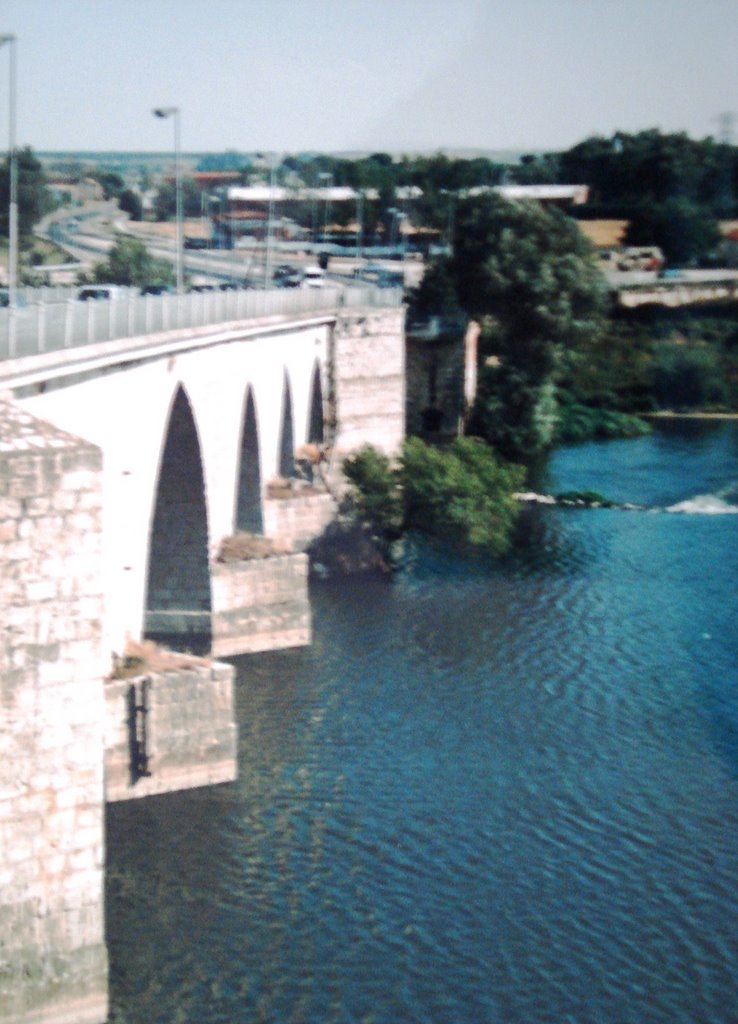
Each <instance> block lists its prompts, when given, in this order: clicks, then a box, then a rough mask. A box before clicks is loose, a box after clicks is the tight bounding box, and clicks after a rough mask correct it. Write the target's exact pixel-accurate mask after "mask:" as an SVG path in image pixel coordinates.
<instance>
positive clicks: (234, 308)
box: [0, 285, 402, 359]
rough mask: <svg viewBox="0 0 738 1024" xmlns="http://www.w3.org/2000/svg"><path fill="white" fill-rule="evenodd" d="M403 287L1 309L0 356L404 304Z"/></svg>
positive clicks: (133, 298)
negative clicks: (195, 329)
mask: <svg viewBox="0 0 738 1024" xmlns="http://www.w3.org/2000/svg"><path fill="white" fill-rule="evenodd" d="M401 303H402V289H400V288H397V289H394V288H376V287H371V286H366V285H364V286H352V285H349V286H340V285H338V286H336V287H325V288H294V289H292V288H274V289H267V290H262V291H256V290H254V289H234V290H228V291H203V292H192V293H190V294H188V295H133V294H129V295H125V296H123V297H121V298H115V299H94V300H92V299H91V300H88V301H87V302H80V301H79V300H78V299H76V298H73V299H67V300H62V301H53V300H52V301H45V302H38V303H33V304H29V305H26V306H23V307H20V308H17V309H7V308H5V309H0V359H15V358H20V357H22V356H32V355H38V354H39V353H42V352H51V351H55V350H58V349H65V348H75V347H77V346H82V345H92V344H95V343H96V342H102V341H114V340H116V339H123V338H135V337H139V336H142V335H146V334H156V333H159V332H161V331H172V330H178V329H186V328H190V327H192V328H195V327H206V326H208V325H215V324H219V323H229V322H233V321H243V320H259V319H261V318H263V317H270V316H284V317H292V316H298V315H301V314H310V313H316V314H319V313H330V312H333V311H335V310H336V309H338V308H341V307H343V308H349V309H351V308H354V309H355V308H363V307H367V306H369V307H372V306H374V307H380V306H385V307H387V306H399V305H401Z"/></svg>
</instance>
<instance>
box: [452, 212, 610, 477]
mask: <svg viewBox="0 0 738 1024" xmlns="http://www.w3.org/2000/svg"><path fill="white" fill-rule="evenodd" d="M449 267H450V272H451V274H452V276H453V278H454V280H455V282H456V290H457V294H458V296H459V300H460V302H461V305H462V306H463V307H464V309H465V310H466V311H467V313H468V314H469V315H470V316H472V317H474V318H475V319H478V320H480V321H481V322H483V323H487V325H488V326H489V327H490V328H491V330H490V331H489V332H488V334H489V336H490V337H491V338H492V339H493V350H494V351H493V353H492V354H493V355H494V356H495V357H496V359H495V360H494V361H493V362H492V364H491V365H490V366H488V369H487V371H486V372H485V373H483V374H482V377H481V379H480V397H479V401H478V405H477V409H476V413H475V417H474V426H475V429H476V430H478V431H479V432H480V433H481V434H482V435H483V436H484V437H486V438H487V439H488V440H490V441H491V442H492V443H493V444H494V445H495V446H496V447H498V448H499V449H500V450H501V451H502V452H503V453H504V454H505V455H509V456H512V457H522V456H527V455H531V454H533V453H535V452H537V451H539V450H541V449H542V448H544V447H546V445H548V444H550V442H551V440H552V438H553V436H554V429H555V424H556V416H555V414H556V402H555V392H556V383H557V380H558V379H559V376H560V374H561V372H562V370H563V368H564V367H565V365H566V361H567V360H569V359H573V358H577V354H578V353H579V352H581V351H582V350H583V349H585V348H586V346H587V345H588V344H589V342H590V341H591V340H592V339H593V338H594V337H596V336H597V335H598V334H599V332H600V331H601V330H602V328H603V325H604V311H605V291H604V282H603V279H602V275H601V273H600V271H599V268H598V267H597V264H596V262H595V259H594V256H593V253H592V250H591V247H590V246H589V243H588V242H587V241H586V239H585V238H584V237H583V235H582V233H581V232H580V231H579V229H578V227H577V225H576V223H575V222H574V221H572V220H571V219H570V218H569V217H567V216H565V215H564V214H562V213H561V212H560V211H558V210H547V209H544V208H543V207H542V206H541V205H540V204H538V203H533V202H515V203H511V202H508V201H506V200H504V199H501V198H499V197H497V196H494V195H486V196H481V197H478V198H474V199H469V200H465V201H464V202H463V203H461V204H460V205H459V210H458V214H457V218H456V230H455V235H454V255H453V257H452V259H451V261H450V264H449Z"/></svg>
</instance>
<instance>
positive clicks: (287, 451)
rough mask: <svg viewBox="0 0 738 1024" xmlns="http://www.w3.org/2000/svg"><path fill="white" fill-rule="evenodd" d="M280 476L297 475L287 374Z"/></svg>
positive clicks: (283, 405)
mask: <svg viewBox="0 0 738 1024" xmlns="http://www.w3.org/2000/svg"><path fill="white" fill-rule="evenodd" d="M279 475H280V476H281V477H285V478H287V479H289V478H290V477H293V476H294V475H295V427H294V421H293V416H292V391H291V389H290V382H289V379H288V377H287V373H286V372H285V375H284V385H283V386H282V425H281V428H280V431H279Z"/></svg>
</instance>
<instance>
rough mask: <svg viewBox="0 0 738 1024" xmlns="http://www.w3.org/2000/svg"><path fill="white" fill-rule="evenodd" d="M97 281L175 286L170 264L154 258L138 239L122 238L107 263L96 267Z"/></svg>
mask: <svg viewBox="0 0 738 1024" xmlns="http://www.w3.org/2000/svg"><path fill="white" fill-rule="evenodd" d="M95 280H97V281H101V282H103V281H104V282H107V283H110V284H124V285H132V286H134V287H137V288H140V287H142V286H143V285H145V284H171V283H173V281H174V270H173V268H172V265H171V263H168V262H167V261H166V260H162V259H157V258H156V257H154V256H152V255H151V253H150V252H149V251H148V249H147V248H146V246H145V245H144V243H143V242H141V241H140V240H139V239H137V238H131V237H130V236H128V235H119V236H118V237H117V239H116V241H115V244H114V246H113V248H112V249H111V250H110V254H109V256H108V259H107V261H106V262H104V263H98V265H97V266H96V267H95Z"/></svg>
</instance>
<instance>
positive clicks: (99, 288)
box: [77, 284, 123, 302]
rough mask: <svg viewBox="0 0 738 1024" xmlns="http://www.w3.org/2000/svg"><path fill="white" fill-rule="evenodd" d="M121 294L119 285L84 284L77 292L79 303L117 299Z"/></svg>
mask: <svg viewBox="0 0 738 1024" xmlns="http://www.w3.org/2000/svg"><path fill="white" fill-rule="evenodd" d="M122 294H123V290H122V288H121V287H120V285H117V284H86V285H85V286H84V288H80V290H79V291H78V292H77V298H78V299H79V300H80V302H88V301H89V300H90V299H119V298H120V297H121V295H122Z"/></svg>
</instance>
